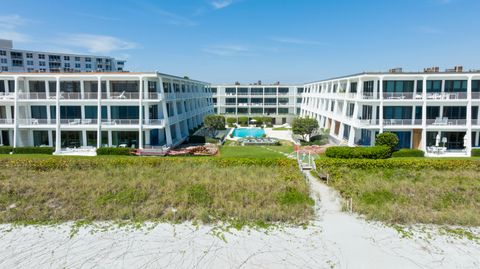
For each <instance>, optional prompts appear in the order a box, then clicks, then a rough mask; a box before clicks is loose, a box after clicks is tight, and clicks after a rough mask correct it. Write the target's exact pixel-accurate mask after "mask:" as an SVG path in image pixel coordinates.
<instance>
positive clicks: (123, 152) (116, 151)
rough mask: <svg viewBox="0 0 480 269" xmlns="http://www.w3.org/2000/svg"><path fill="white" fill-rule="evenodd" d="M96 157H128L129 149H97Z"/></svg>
mask: <svg viewBox="0 0 480 269" xmlns="http://www.w3.org/2000/svg"><path fill="white" fill-rule="evenodd" d="M97 155H130V149H129V148H108V147H107V148H98V149H97Z"/></svg>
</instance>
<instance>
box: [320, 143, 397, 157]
mask: <svg viewBox="0 0 480 269" xmlns="http://www.w3.org/2000/svg"><path fill="white" fill-rule="evenodd" d="M325 155H326V156H327V157H330V158H340V159H386V158H389V157H390V156H391V151H390V148H389V147H385V146H376V147H329V148H327V150H326V152H325Z"/></svg>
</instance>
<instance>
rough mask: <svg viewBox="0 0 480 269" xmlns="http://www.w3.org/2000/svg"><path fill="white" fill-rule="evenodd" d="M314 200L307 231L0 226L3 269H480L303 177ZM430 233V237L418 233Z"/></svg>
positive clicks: (460, 242) (459, 244)
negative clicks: (369, 217)
mask: <svg viewBox="0 0 480 269" xmlns="http://www.w3.org/2000/svg"><path fill="white" fill-rule="evenodd" d="M305 176H306V179H307V180H308V182H309V183H310V185H311V191H312V197H313V198H314V199H315V200H316V208H315V210H316V218H315V221H313V222H312V224H311V225H309V226H308V227H307V228H302V227H284V228H278V229H275V230H273V231H266V230H246V229H244V230H241V231H237V230H231V231H226V230H223V229H221V228H218V227H212V226H198V227H197V226H194V225H191V224H180V225H171V224H159V225H157V226H154V227H153V228H152V229H128V228H123V229H121V228H115V229H105V230H102V229H94V228H92V227H90V228H82V229H80V230H79V232H78V234H76V235H74V236H73V237H70V231H71V227H70V226H69V225H66V224H64V225H60V226H57V227H35V226H28V227H15V228H13V229H12V227H10V226H9V225H1V226H0V268H63V267H65V268H165V267H167V268H479V267H480V256H479V255H478V253H480V244H479V243H475V242H472V241H469V240H467V239H455V238H452V237H449V236H443V235H439V234H438V232H437V231H436V229H435V228H434V227H428V226H422V227H417V228H416V229H415V231H416V232H413V235H412V236H411V238H402V236H401V234H400V233H399V232H398V231H396V230H395V229H393V228H391V227H385V226H384V225H382V224H379V223H372V222H367V221H364V220H362V219H361V218H359V217H357V216H356V215H353V214H347V213H345V212H342V211H341V200H340V198H339V196H338V195H337V194H336V192H335V191H333V190H332V189H331V188H329V187H327V186H326V185H324V184H323V183H320V182H319V181H317V180H316V179H315V178H313V177H312V176H311V175H310V174H309V173H305ZM422 229H425V231H420V230H422Z"/></svg>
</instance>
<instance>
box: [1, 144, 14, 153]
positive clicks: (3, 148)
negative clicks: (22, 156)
mask: <svg viewBox="0 0 480 269" xmlns="http://www.w3.org/2000/svg"><path fill="white" fill-rule="evenodd" d="M12 151H13V147H10V146H1V147H0V154H10V152H12Z"/></svg>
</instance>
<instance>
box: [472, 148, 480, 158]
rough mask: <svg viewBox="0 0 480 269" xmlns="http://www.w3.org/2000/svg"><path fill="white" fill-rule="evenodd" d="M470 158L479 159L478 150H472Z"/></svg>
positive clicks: (479, 150) (479, 152)
mask: <svg viewBox="0 0 480 269" xmlns="http://www.w3.org/2000/svg"><path fill="white" fill-rule="evenodd" d="M472 157H480V149H472Z"/></svg>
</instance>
